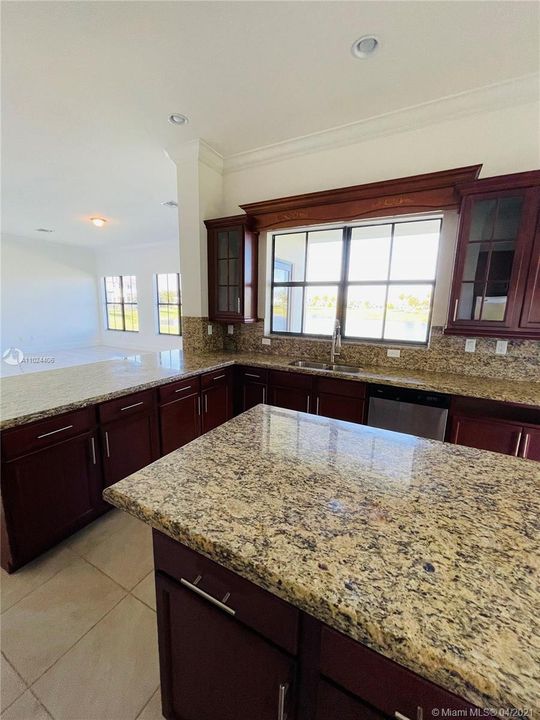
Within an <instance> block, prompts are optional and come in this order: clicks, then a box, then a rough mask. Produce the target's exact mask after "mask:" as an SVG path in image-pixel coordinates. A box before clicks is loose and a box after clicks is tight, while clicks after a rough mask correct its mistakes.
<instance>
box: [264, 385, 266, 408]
mask: <svg viewBox="0 0 540 720" xmlns="http://www.w3.org/2000/svg"><path fill="white" fill-rule="evenodd" d="M263 404H264V405H266V388H265V386H264V385H263Z"/></svg>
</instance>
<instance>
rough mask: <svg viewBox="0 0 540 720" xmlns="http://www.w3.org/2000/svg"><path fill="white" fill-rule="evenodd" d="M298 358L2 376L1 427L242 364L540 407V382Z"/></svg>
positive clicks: (177, 355)
mask: <svg viewBox="0 0 540 720" xmlns="http://www.w3.org/2000/svg"><path fill="white" fill-rule="evenodd" d="M293 360H294V358H291V357H283V356H277V355H264V354H262V353H253V354H247V353H212V354H202V353H185V352H182V351H181V350H164V351H158V352H147V353H139V354H134V355H131V356H129V357H126V358H124V359H117V360H108V361H102V362H96V363H90V364H86V365H78V366H72V367H66V368H59V369H57V370H48V371H45V372H39V373H27V374H24V373H22V374H21V375H19V376H11V377H5V378H2V379H1V380H0V428H2V429H7V428H9V427H14V426H16V425H22V424H23V423H27V422H31V421H33V420H40V419H44V418H47V417H50V416H52V415H57V414H59V413H62V412H68V411H69V410H75V409H77V408H81V407H85V406H87V405H92V404H95V403H99V402H104V401H106V400H111V399H113V398H115V397H118V396H121V395H126V394H128V393H130V392H136V391H138V390H143V389H147V388H152V387H156V386H158V385H162V384H164V383H167V382H173V381H174V380H179V379H182V378H185V377H190V376H192V375H196V374H200V373H203V372H207V371H210V370H216V369H218V368H220V367H226V366H228V365H242V364H244V365H254V366H258V367H265V368H271V369H272V368H273V369H277V370H284V371H288V372H295V373H304V374H306V373H307V374H310V375H326V376H329V377H339V378H344V379H347V380H353V381H360V382H368V383H369V382H371V383H382V384H386V385H396V386H399V387H410V388H416V389H421V390H430V391H436V392H442V393H448V394H452V395H464V396H467V397H476V398H488V399H491V400H499V401H504V402H513V403H519V404H524V405H531V406H537V407H538V406H540V382H532V381H531V382H524V381H516V380H499V379H493V378H483V377H476V376H474V377H473V376H466V375H455V374H450V373H445V374H442V373H432V372H426V371H421V370H398V369H391V368H387V367H365V368H361V371H360V372H359V373H357V374H355V375H351V374H347V373H337V372H330V371H325V370H313V369H310V368H298V367H292V366H291V362H292V361H293Z"/></svg>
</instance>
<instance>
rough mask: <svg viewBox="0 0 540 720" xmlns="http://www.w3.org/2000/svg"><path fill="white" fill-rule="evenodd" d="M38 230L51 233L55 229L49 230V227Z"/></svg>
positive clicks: (37, 230)
mask: <svg viewBox="0 0 540 720" xmlns="http://www.w3.org/2000/svg"><path fill="white" fill-rule="evenodd" d="M36 232H46V233H51V232H54V230H49V228H36Z"/></svg>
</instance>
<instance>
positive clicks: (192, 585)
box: [180, 575, 236, 615]
mask: <svg viewBox="0 0 540 720" xmlns="http://www.w3.org/2000/svg"><path fill="white" fill-rule="evenodd" d="M200 580H201V576H200V575H198V576H197V577H196V578H195V580H194V581H193V582H192V583H191V582H189V580H186V579H185V578H180V582H181V583H182V585H183V586H184V587H186V588H187V589H188V590H191V591H192V592H194V593H196V594H197V595H200V597H202V598H204V599H205V600H208V602H211V603H212V605H215V606H216V607H218V608H219V609H220V610H224V611H225V612H226V613H229V615H236V610H233V609H232V608H231V607H229V606H228V605H225V603H224V602H222V601H221V600H217V599H216V598H215V597H212V595H209V594H208V593H207V592H204V590H201V588H200V587H197V583H199V582H200ZM229 597H230V594H229V593H227V595H225V598H226V599H227V600H228V599H229Z"/></svg>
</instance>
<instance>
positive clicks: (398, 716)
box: [394, 705, 424, 720]
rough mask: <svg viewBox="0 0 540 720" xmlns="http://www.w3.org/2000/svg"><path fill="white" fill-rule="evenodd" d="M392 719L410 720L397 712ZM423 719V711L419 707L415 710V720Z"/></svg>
mask: <svg viewBox="0 0 540 720" xmlns="http://www.w3.org/2000/svg"><path fill="white" fill-rule="evenodd" d="M394 717H395V718H396V720H411V719H410V718H409V717H407V715H403V713H400V712H399V711H398V710H396V712H395V713H394ZM423 717H424V710H423V708H421V707H420V705H419V706H418V707H417V708H416V720H423Z"/></svg>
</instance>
